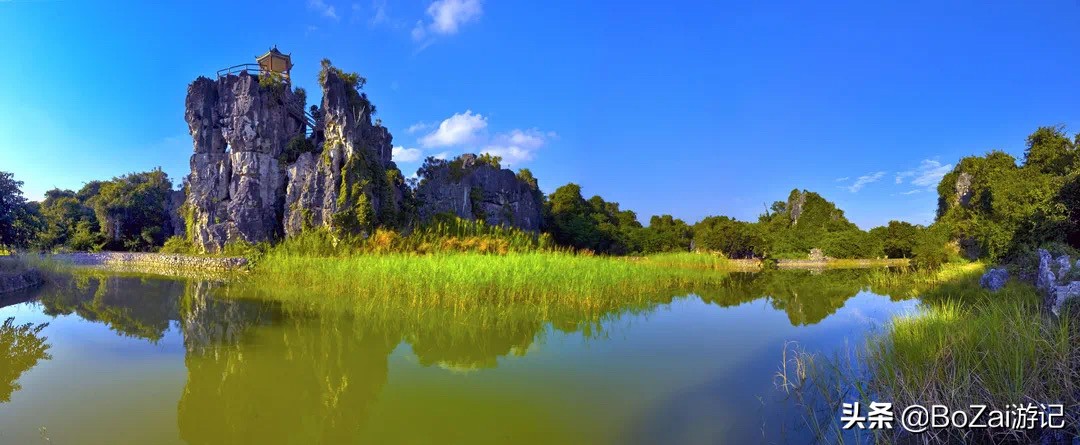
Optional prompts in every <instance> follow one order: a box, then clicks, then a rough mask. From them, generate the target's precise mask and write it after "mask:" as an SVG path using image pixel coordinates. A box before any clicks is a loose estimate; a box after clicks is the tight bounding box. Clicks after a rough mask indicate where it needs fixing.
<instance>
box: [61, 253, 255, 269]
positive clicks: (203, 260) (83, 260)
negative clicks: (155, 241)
mask: <svg viewBox="0 0 1080 445" xmlns="http://www.w3.org/2000/svg"><path fill="white" fill-rule="evenodd" d="M46 258H47V259H50V260H52V261H56V262H59V263H65V264H70V265H74V266H90V267H95V266H96V267H110V268H111V267H124V268H137V269H148V270H178V269H179V270H186V271H199V272H242V271H246V270H247V268H248V265H249V261H248V259H247V258H241V257H229V258H222V257H208V256H194V255H178V254H166V253H140V252H98V253H89V252H78V253H63V254H55V255H49V256H47V257H46Z"/></svg>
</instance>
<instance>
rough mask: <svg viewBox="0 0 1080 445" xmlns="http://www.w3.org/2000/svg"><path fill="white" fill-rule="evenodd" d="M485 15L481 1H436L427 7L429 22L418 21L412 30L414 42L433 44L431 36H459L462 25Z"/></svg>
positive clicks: (424, 44) (425, 44)
mask: <svg viewBox="0 0 1080 445" xmlns="http://www.w3.org/2000/svg"><path fill="white" fill-rule="evenodd" d="M483 14H484V5H483V2H482V1H481V0H436V1H434V2H431V4H430V5H428V7H427V15H428V17H429V21H428V22H425V21H424V20H417V21H416V26H414V27H413V29H412V38H413V40H414V41H417V42H421V41H423V42H424V43H423V44H422V46H424V47H426V46H427V45H429V44H431V40H430V39H428V37H429V36H430V35H444V36H447V35H453V34H457V33H458V31H459V30H460V29H461V27H462V25H465V24H467V23H471V22H475V21H477V20H479V19H480V16H481V15H483Z"/></svg>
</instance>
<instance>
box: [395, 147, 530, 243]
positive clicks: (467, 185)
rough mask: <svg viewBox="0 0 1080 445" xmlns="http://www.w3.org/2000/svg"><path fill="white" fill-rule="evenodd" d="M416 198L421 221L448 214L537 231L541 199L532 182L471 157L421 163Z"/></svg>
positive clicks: (465, 156)
mask: <svg viewBox="0 0 1080 445" xmlns="http://www.w3.org/2000/svg"><path fill="white" fill-rule="evenodd" d="M416 196H417V200H418V201H419V202H420V218H421V219H422V220H424V221H428V220H430V219H431V218H433V217H434V216H435V215H438V214H447V213H449V214H454V215H457V216H458V217H460V218H464V219H468V220H477V219H482V220H484V221H485V222H486V223H488V224H491V225H501V226H509V227H516V228H519V229H522V230H527V231H533V232H535V231H539V230H540V222H541V218H542V212H543V199H542V197H543V195H542V194H541V192H540V190H539V188H538V187H537V184H536V182H535V181H531V182H530V181H527V180H525V179H523V178H519V177H518V175H516V174H514V172H513V171H511V170H509V169H504V168H499V167H497V166H495V165H491V164H490V163H489V161H483V160H481V158H478V157H477V156H476V155H473V154H465V155H461V156H460V157H458V158H457V159H454V160H451V161H440V160H430V161H428V162H427V163H425V164H424V167H423V168H422V169H421V181H420V184H419V186H418V187H417V189H416Z"/></svg>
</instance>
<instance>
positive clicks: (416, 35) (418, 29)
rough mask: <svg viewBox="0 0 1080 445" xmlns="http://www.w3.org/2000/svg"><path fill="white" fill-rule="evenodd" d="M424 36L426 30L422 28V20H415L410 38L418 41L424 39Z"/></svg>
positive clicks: (425, 35)
mask: <svg viewBox="0 0 1080 445" xmlns="http://www.w3.org/2000/svg"><path fill="white" fill-rule="evenodd" d="M424 37H427V31H425V30H424V21H423V20H417V21H416V26H414V27H413V29H412V39H413V40H415V41H417V42H419V41H421V40H424Z"/></svg>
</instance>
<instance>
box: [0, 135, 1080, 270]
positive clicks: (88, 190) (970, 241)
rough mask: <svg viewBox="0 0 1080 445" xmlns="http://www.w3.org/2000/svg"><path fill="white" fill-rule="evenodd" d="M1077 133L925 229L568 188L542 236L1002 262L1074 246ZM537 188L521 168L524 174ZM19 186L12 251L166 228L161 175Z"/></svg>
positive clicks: (549, 200)
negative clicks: (656, 209) (644, 208)
mask: <svg viewBox="0 0 1080 445" xmlns="http://www.w3.org/2000/svg"><path fill="white" fill-rule="evenodd" d="M1078 149H1080V134H1078V135H1076V136H1074V137H1069V136H1068V135H1067V134H1066V133H1065V130H1064V128H1063V127H1060V126H1056V127H1040V128H1038V129H1037V130H1036V131H1035V132H1033V133H1032V134H1031V135H1029V136H1028V137H1027V140H1026V147H1025V150H1024V158H1023V161H1022V162H1018V161H1017V159H1015V158H1014V157H1013V156H1011V155H1009V154H1008V153H1005V152H1003V151H1000V150H992V151H990V152H988V153H987V154H985V155H982V156H969V157H965V158H963V159H961V160H960V162H958V163H957V165H956V167H955V168H954V169H953V170H952V171H951V172H949V173H948V174H946V175H945V176H944V178H943V179H942V181H941V182H940V184H939V185H938V190H937V191H938V208H937V214H936V218H935V220H934V222H933V223H932V224H931V225H929V226H922V225H914V224H910V223H907V222H903V221H890V222H889V223H888V224H887V225H885V226H881V227H875V228H873V229H870V230H862V229H860V228H859V227H858V226H856V225H855V224H854V223H852V222H850V221H849V220H848V219H847V218H846V217H845V215H844V212H843V211H842V210H841V209H839V208H837V207H836V205H835V204H833V203H832V202H829V201H828V200H826V199H825V198H823V197H822V196H821V195H819V194H817V193H814V192H810V191H806V190H792V191H791V193H790V194H789V196H788V198H787V200H785V201H776V202H774V203H772V205H771V206H769V208H768V209H767V210H766V211H765V212H764V213H763V214H761V215H760V216H759V217H758V219H757V220H756V221H741V220H737V219H734V218H731V217H727V216H709V217H706V218H704V219H702V220H701V221H698V222H697V223H695V224H689V223H687V222H686V221H683V220H681V219H678V218H675V217H673V216H671V215H656V216H652V217H651V218H650V219H649V224H648V225H644V224H642V223H641V221H640V220H639V219H638V216H637V214H636V213H635V212H633V211H632V210H626V209H622V208H621V207H620V205H619V203H617V202H614V201H607V200H605V199H603V198H602V197H600V196H593V197H591V198H588V199H586V198H585V197H584V195H582V191H581V187H580V186H579V185H577V184H573V183H570V184H566V185H564V186H562V187H559V188H558V189H556V190H555V191H554V192H553V193H551V194H550V195H546V196H544V195H543V194H542V193H539V192H538V193H539V194H540V195H541V198H542V199H543V202H544V215H543V224H542V229H541V230H542V231H543V232H545V233H547V234H549V235H550V236H551V237H552V239H553V240H554V241H555V243H556V244H558V245H560V246H564V247H569V248H573V249H577V250H589V251H592V252H595V253H598V254H607V255H630V254H650V253H658V252H686V251H708V252H717V253H722V254H724V255H726V256H728V257H730V258H806V257H807V255H808V253H809V252H810V251H811V250H813V249H820V251H821V252H822V253H823V254H824V255H825V256H828V257H833V258H884V257H887V258H913V259H915V260H916V262H917V263H918V264H920V265H925V266H935V265H939V264H942V263H945V262H948V261H952V260H955V259H958V258H960V257H962V256H963V257H967V258H969V259H987V260H991V261H1008V260H1009V259H1010V258H1017V257H1021V256H1024V255H1030V254H1031V252H1033V251H1034V249H1035V248H1037V247H1041V246H1048V245H1050V246H1057V247H1059V250H1060V249H1073V248H1075V247H1077V246H1080V153H1078ZM519 177H523V178H525V179H527V180H528V181H530V184H532V185H534V188H535V189H536V190H539V187H536V186H535V184H536V179H535V178H534V177H533V176H532V174H531V173H530V172H528V171H523V172H522V173H521V174H519ZM21 187H22V183H21V182H19V181H17V180H16V179H15V178H14V176H13V175H12V174H11V173H5V172H0V247H3V248H6V249H8V250H13V249H34V250H42V251H54V250H58V249H70V250H102V249H106V250H139V251H153V250H156V249H157V248H159V247H160V246H161V245H162V244H163V243H164V242H165V241H166V239H167V238H168V236H169V235H170V234H171V232H172V231H173V228H172V227H171V226H170V221H171V215H169V214H168V213H167V212H166V210H165V209H166V208H168V206H167V201H168V200H169V199H170V193H173V192H172V188H171V182H170V181H169V178H168V176H167V175H166V174H165V173H164V172H162V171H161V170H160V169H155V170H152V171H149V172H142V173H132V174H129V175H124V176H120V177H117V178H113V179H112V180H108V181H92V182H90V183H88V184H86V185H85V186H84V187H82V188H81V189H80V190H78V191H72V190H59V189H54V190H50V191H48V192H47V193H46V194H45V198H44V199H43V200H42V201H40V202H28V201H27V200H26V199H25V198H24V197H23V195H22V192H21Z"/></svg>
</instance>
